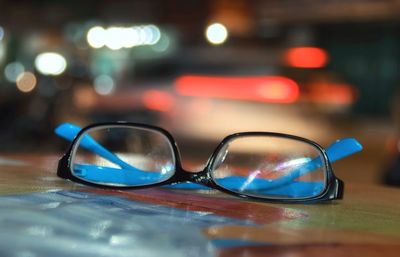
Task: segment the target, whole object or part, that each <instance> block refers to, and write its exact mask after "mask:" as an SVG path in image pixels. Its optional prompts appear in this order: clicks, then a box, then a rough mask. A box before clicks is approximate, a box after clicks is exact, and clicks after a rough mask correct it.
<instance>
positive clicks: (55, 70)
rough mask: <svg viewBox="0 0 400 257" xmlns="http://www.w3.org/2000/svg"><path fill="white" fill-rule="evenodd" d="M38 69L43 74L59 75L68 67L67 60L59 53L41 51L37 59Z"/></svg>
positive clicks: (36, 65)
mask: <svg viewBox="0 0 400 257" xmlns="http://www.w3.org/2000/svg"><path fill="white" fill-rule="evenodd" d="M35 67H36V69H37V70H38V71H39V72H40V73H42V74H43V75H52V76H57V75H60V74H62V73H63V72H64V71H65V69H66V68H67V61H66V60H65V58H64V57H63V56H62V55H61V54H58V53H52V52H47V53H41V54H39V55H38V56H37V57H36V59H35Z"/></svg>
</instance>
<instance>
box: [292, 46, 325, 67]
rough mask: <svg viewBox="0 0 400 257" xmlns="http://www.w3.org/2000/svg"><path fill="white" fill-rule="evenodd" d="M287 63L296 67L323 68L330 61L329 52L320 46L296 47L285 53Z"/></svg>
mask: <svg viewBox="0 0 400 257" xmlns="http://www.w3.org/2000/svg"><path fill="white" fill-rule="evenodd" d="M284 59H285V62H286V64H287V65H289V66H292V67H296V68H322V67H325V66H326V64H327V63H328V59H329V57H328V53H327V52H326V51H325V50H324V49H321V48H318V47H294V48H290V49H287V50H286V52H285V54H284Z"/></svg>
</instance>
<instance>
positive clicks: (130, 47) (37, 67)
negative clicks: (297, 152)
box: [0, 0, 400, 184]
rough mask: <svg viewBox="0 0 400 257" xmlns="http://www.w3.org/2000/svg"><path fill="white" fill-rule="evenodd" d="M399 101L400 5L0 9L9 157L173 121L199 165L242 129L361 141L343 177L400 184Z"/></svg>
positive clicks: (381, 0) (29, 4)
mask: <svg viewBox="0 0 400 257" xmlns="http://www.w3.org/2000/svg"><path fill="white" fill-rule="evenodd" d="M399 94H400V0H347V1H338V0H281V1H273V0H208V1H206V0H203V1H199V0H187V1H178V0H170V1H161V0H148V1H144V0H142V1H125V0H114V1H111V0H100V1H92V0H86V1H50V0H40V1H22V0H14V1H7V0H0V124H1V126H0V151H1V152H3V153H10V152H13V153H15V152H18V153H22V152H25V153H32V152H33V153H42V152H47V153H49V152H51V153H54V152H60V153H61V152H62V151H63V150H65V149H66V145H67V144H66V143H65V142H63V141H62V140H61V139H56V137H55V136H54V133H53V130H54V128H55V127H56V126H57V125H58V124H59V123H61V122H66V121H69V122H75V123H77V124H79V125H82V126H84V125H88V124H90V123H93V122H103V121H118V120H125V121H132V122H142V123H147V124H153V125H158V126H162V127H164V128H166V129H167V130H169V131H170V132H171V133H172V134H173V136H174V137H176V139H177V142H178V144H179V146H180V148H181V152H182V153H181V154H182V157H183V159H184V164H185V165H187V166H195V167H197V165H200V166H201V165H204V162H205V161H206V160H207V158H208V156H209V155H210V154H211V152H212V151H213V149H214V148H215V147H216V144H217V143H218V142H219V141H220V140H222V138H223V137H225V136H226V135H228V134H231V133H235V132H240V131H275V132H283V133H290V134H295V135H298V136H303V137H307V138H309V139H312V140H315V141H317V142H318V143H320V144H322V145H323V146H327V145H328V144H329V143H331V142H332V141H334V140H335V139H337V138H341V137H355V138H357V139H359V140H360V141H361V143H362V144H363V145H364V147H365V150H364V151H363V152H362V153H361V154H358V155H356V156H354V157H351V158H348V159H346V160H343V161H342V162H340V163H338V164H335V166H334V168H336V173H337V174H338V176H340V177H342V178H343V179H344V180H345V181H346V180H347V179H353V180H357V181H359V182H361V183H362V182H373V183H383V182H384V183H391V184H396V183H399V184H400V182H399V181H400V179H399V177H400V175H399V174H400V168H399V167H400V160H399V157H398V156H399V148H400V144H399V143H398V141H399V138H400V125H399V123H400V107H399V99H400V96H399ZM396 160H397V164H396ZM396 181H397V182H396Z"/></svg>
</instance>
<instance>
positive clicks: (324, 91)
mask: <svg viewBox="0 0 400 257" xmlns="http://www.w3.org/2000/svg"><path fill="white" fill-rule="evenodd" d="M308 89H309V91H310V92H309V93H308V96H306V97H305V98H308V100H310V101H312V102H315V103H325V104H335V105H350V104H352V103H354V102H355V100H356V99H357V91H356V89H354V88H353V87H352V86H351V85H348V84H345V83H329V82H320V83H313V84H311V85H309V86H308Z"/></svg>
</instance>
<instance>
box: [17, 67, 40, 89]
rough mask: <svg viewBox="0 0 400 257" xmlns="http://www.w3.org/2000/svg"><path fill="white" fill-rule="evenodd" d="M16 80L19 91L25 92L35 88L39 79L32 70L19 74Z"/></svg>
mask: <svg viewBox="0 0 400 257" xmlns="http://www.w3.org/2000/svg"><path fill="white" fill-rule="evenodd" d="M16 82H17V88H18V90H19V91H21V92H23V93H29V92H31V91H32V90H34V89H35V87H36V84H37V79H36V76H35V75H34V74H33V73H32V72H23V73H21V74H20V75H19V76H18V78H17V81H16Z"/></svg>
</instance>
